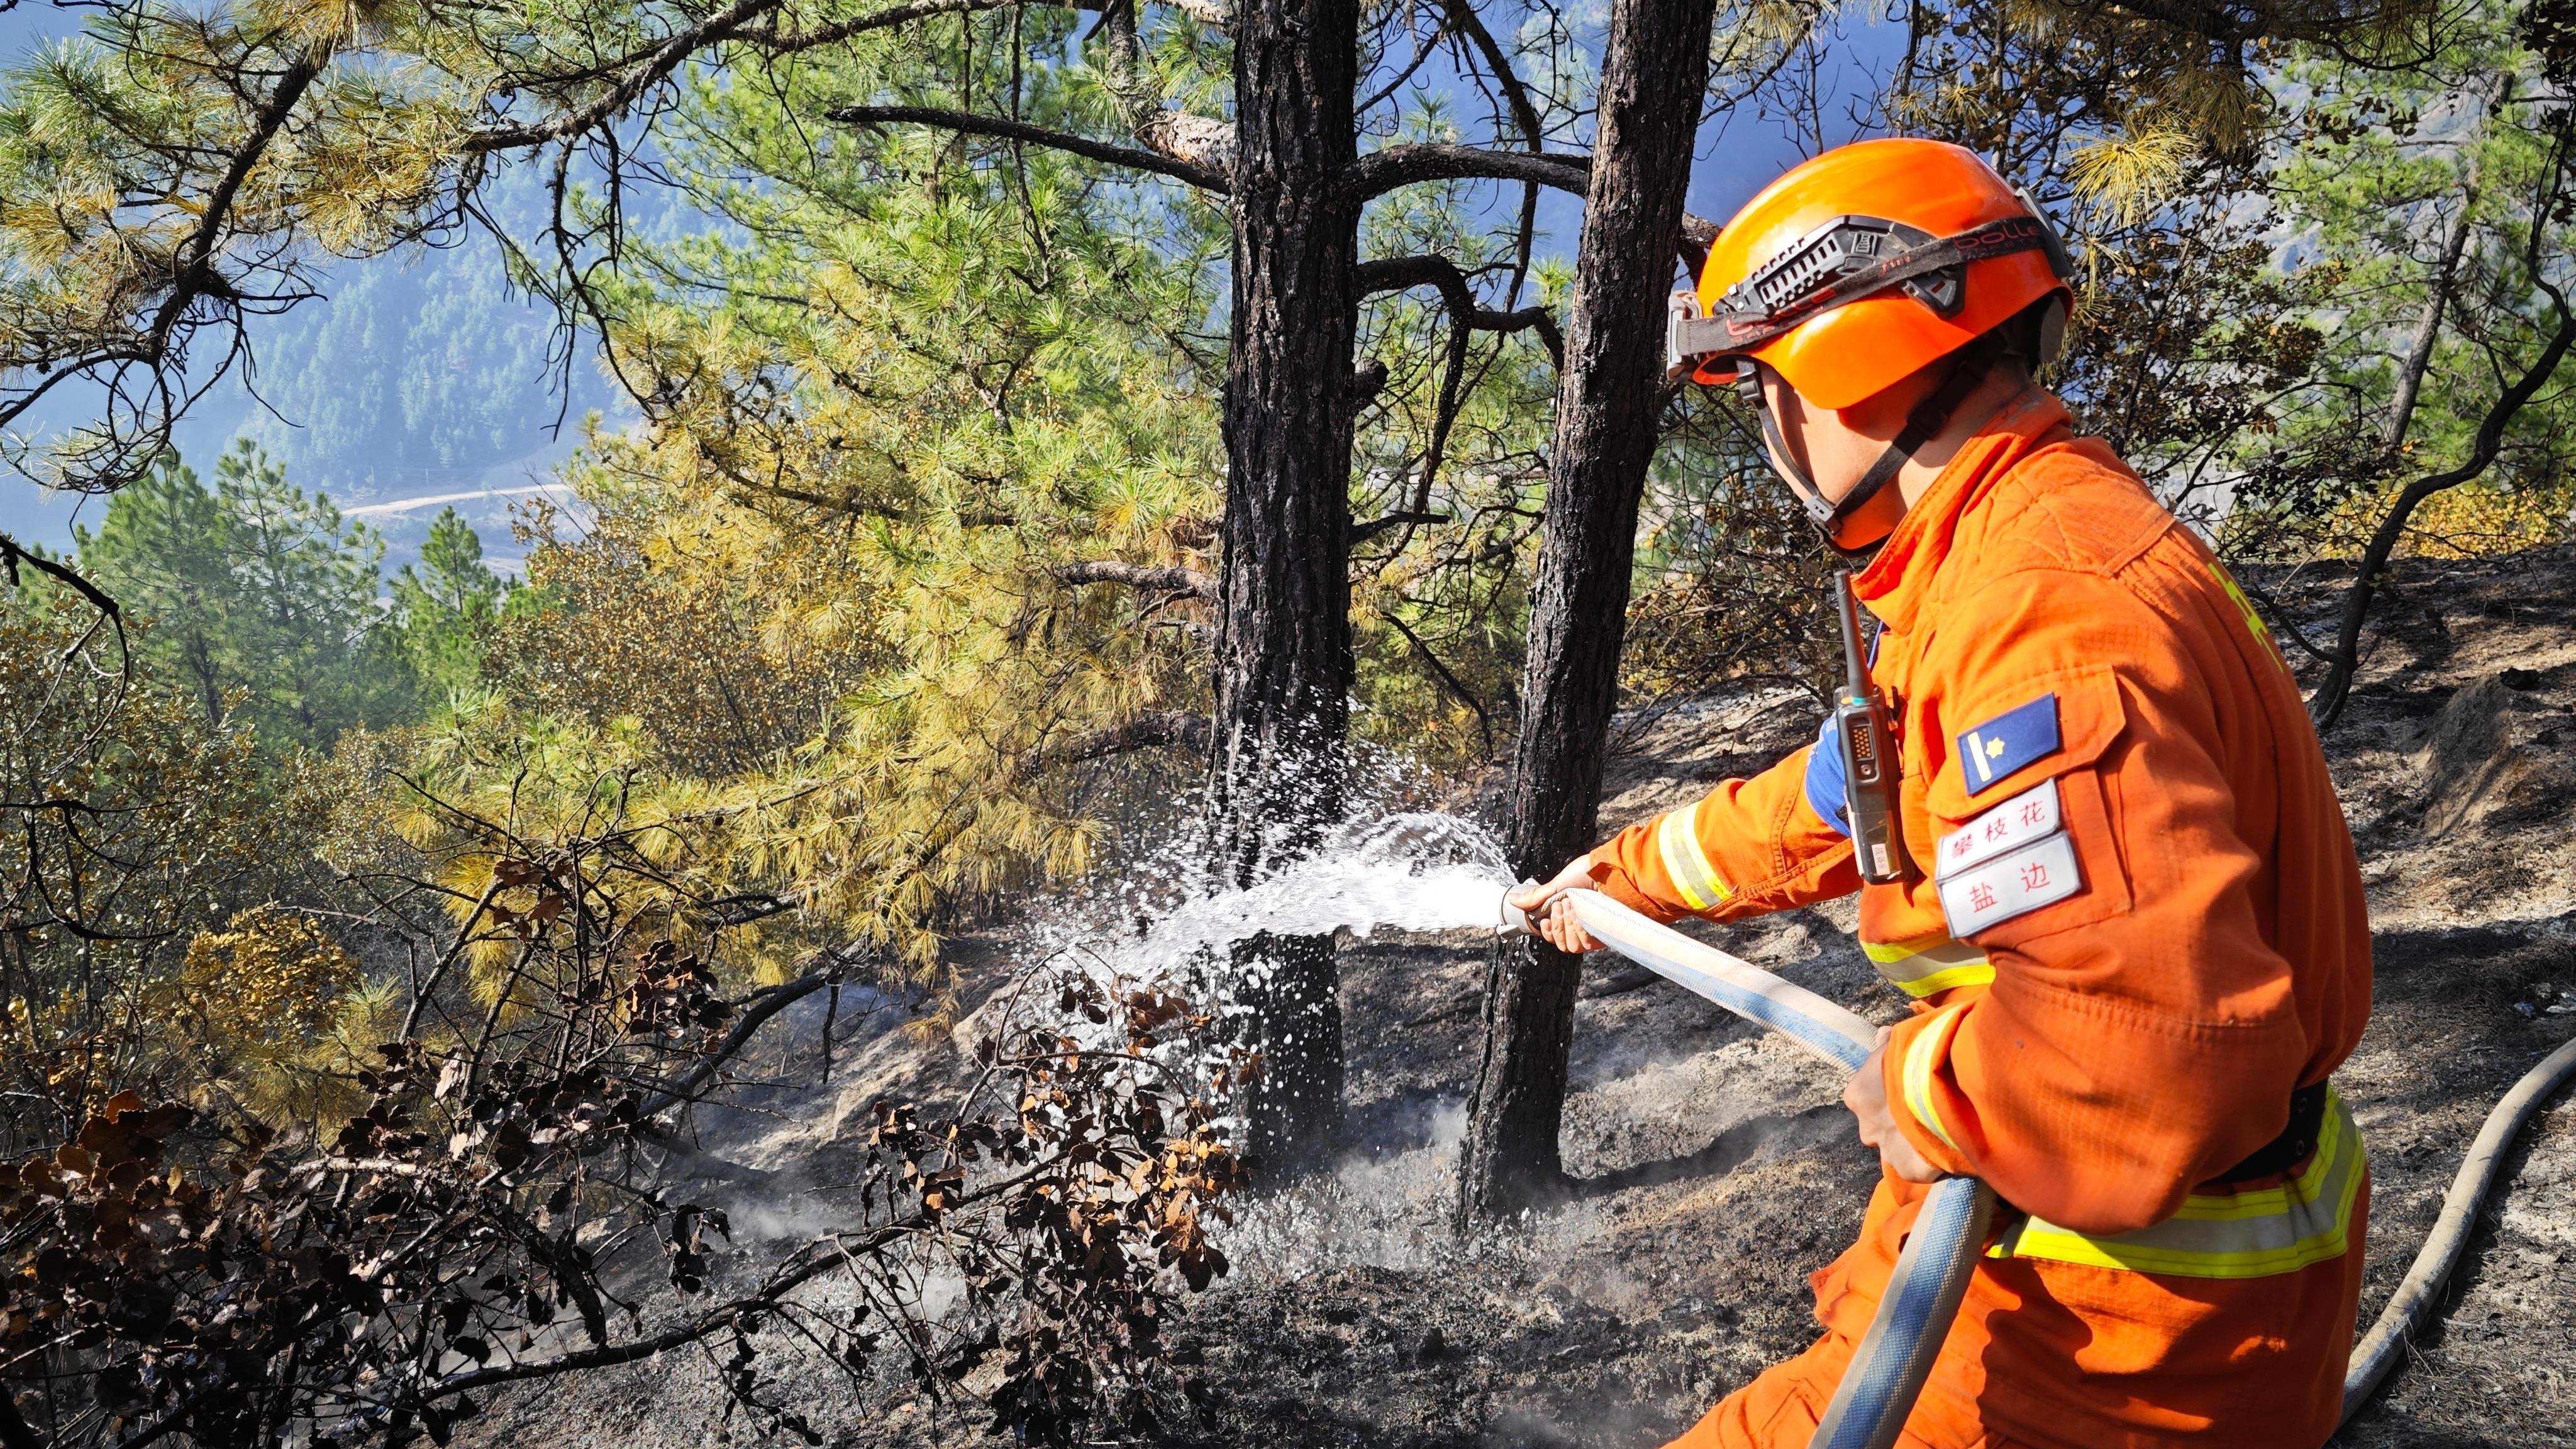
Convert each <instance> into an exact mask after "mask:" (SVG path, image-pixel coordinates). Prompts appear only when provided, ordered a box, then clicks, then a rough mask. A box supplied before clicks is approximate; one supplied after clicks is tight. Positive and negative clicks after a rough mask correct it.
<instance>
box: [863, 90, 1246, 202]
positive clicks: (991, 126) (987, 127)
mask: <svg viewBox="0 0 2576 1449" xmlns="http://www.w3.org/2000/svg"><path fill="white" fill-rule="evenodd" d="M824 119H825V120H828V121H833V122H836V123H838V124H841V125H845V126H907V125H908V126H934V127H938V128H940V129H942V130H949V131H955V132H957V133H959V134H960V135H967V136H991V137H993V138H995V139H997V140H1004V141H1016V142H1019V143H1020V144H1022V145H1027V146H1044V147H1046V148H1047V149H1049V150H1053V151H1062V152H1065V153H1066V154H1068V155H1073V156H1080V157H1082V158H1083V159H1085V160H1088V161H1098V162H1100V163H1101V164H1103V165H1106V166H1123V167H1126V168H1127V169H1129V170H1131V171H1147V172H1151V173H1153V174H1155V175H1157V176H1169V177H1172V178H1173V179H1175V180H1179V181H1186V182H1188V183H1189V184H1191V185H1192V186H1195V187H1198V188H1199V189H1201V190H1203V191H1213V192H1217V193H1220V194H1222V193H1224V192H1225V191H1227V190H1229V189H1230V185H1231V184H1230V182H1229V181H1228V180H1227V178H1226V176H1225V174H1224V173H1223V172H1220V171H1217V170H1215V169H1213V168H1211V167H1207V166H1202V165H1199V164H1198V163H1196V162H1193V161H1186V160H1183V159H1181V158H1179V157H1177V156H1166V155H1164V154H1162V153H1161V152H1158V151H1148V150H1145V149H1143V148H1141V147H1136V146H1121V145H1118V144H1117V143H1115V142H1111V141H1095V140H1093V139H1092V138H1090V137H1088V136H1077V135H1074V134H1073V133H1071V132H1069V131H1058V130H1054V129H1051V128H1049V127H1046V126H1038V125H1031V124H1030V123H1028V122H1026V121H1014V120H1009V119H1007V118H1005V117H1001V116H979V115H975V114H973V113H971V112H968V111H952V110H948V109H945V108H942V107H938V106H842V107H840V108H839V109H837V110H832V111H826V112H824Z"/></svg>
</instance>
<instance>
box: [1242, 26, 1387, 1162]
mask: <svg viewBox="0 0 2576 1449" xmlns="http://www.w3.org/2000/svg"><path fill="white" fill-rule="evenodd" d="M1358 34H1359V10H1358V5H1357V3H1356V0H1247V3H1245V4H1243V5H1241V6H1239V7H1238V8H1237V12H1236V18H1235V30H1234V45H1235V65H1234V75H1235V82H1234V85H1235V124H1236V154H1235V161H1234V176H1233V185H1232V195H1231V206H1232V211H1233V223H1234V312H1233V351H1232V355H1231V357H1230V358H1229V360H1228V362H1227V367H1226V387H1225V431H1226V460H1227V466H1228V470H1229V476H1228V478H1227V482H1226V500H1225V522H1224V529H1223V542H1224V565H1223V570H1222V577H1221V578H1220V579H1219V581H1218V594H1219V599H1218V624H1217V648H1216V667H1217V680H1216V700H1217V711H1216V750H1215V760H1214V767H1213V780H1212V782H1211V786H1212V788H1211V811H1212V815H1211V824H1212V827H1213V829H1212V834H1213V841H1212V844H1213V849H1214V855H1215V863H1216V868H1217V870H1216V873H1217V876H1218V877H1219V879H1218V882H1217V884H1218V885H1219V886H1220V887H1224V886H1241V885H1247V884H1250V883H1251V882H1252V881H1253V880H1254V879H1255V878H1256V877H1257V876H1258V875H1260V874H1261V873H1263V872H1264V871H1265V869H1266V868H1267V867H1268V866H1269V865H1271V864H1273V863H1276V862H1277V861H1279V860H1281V859H1284V858H1293V857H1294V856H1296V855H1297V854H1300V853H1302V852H1303V851H1305V850H1307V849H1311V848H1312V846H1313V844H1314V842H1315V840H1316V838H1317V837H1318V835H1319V834H1320V832H1321V831H1322V830H1323V828H1324V827H1325V826H1327V825H1329V824H1330V823H1331V822H1333V821H1334V820H1336V819H1338V818H1339V817H1340V815H1341V813H1342V809H1343V785H1344V748H1345V741H1346V736H1347V729H1348V724H1349V699H1350V689H1351V681H1352V660H1351V626H1350V581H1349V572H1348V561H1347V555H1348V553H1349V536H1350V503H1349V492H1350V466H1351V419H1352V412H1353V403H1352V384H1351V354H1352V346H1353V339H1354V336H1355V334H1356V332H1357V329H1358V319H1359V297H1358V284H1357V281H1356V276H1355V270H1354V264H1355V263H1356V262H1357V260H1358V258H1357V252H1358V245H1359V243H1358V232H1359V203H1358V200H1357V199H1356V196H1355V195H1354V194H1353V193H1351V192H1350V191H1349V190H1348V189H1347V188H1346V186H1345V178H1344V171H1345V168H1347V167H1348V166H1349V165H1350V163H1351V162H1352V160H1353V159H1354V158H1355V156H1356V154H1357V149H1358V141H1357V135H1358V133H1357V129H1356V126H1355V117H1354V116H1353V114H1352V111H1353V97H1352V91H1353V87H1354V86H1355V84H1356V82H1357V78H1358V77H1357V72H1358ZM1236 955H1237V960H1236V963H1235V965H1236V968H1237V971H1238V973H1239V979H1242V980H1244V981H1246V982H1247V983H1248V990H1247V999H1248V1003H1249V1004H1250V1005H1251V1006H1252V1007H1253V1008H1254V1010H1253V1015H1252V1024H1251V1030H1252V1032H1253V1034H1254V1039H1255V1041H1256V1042H1257V1044H1258V1045H1259V1048H1260V1050H1261V1051H1262V1054H1263V1070H1262V1076H1261V1079H1260V1081H1259V1082H1258V1083H1257V1084H1256V1086H1255V1088H1254V1091H1253V1097H1252V1101H1251V1103H1250V1115H1251V1120H1252V1128H1253V1141H1252V1144H1251V1145H1252V1147H1253V1150H1254V1151H1255V1152H1256V1153H1258V1154H1260V1155H1261V1156H1263V1157H1264V1158H1265V1159H1266V1160H1269V1161H1271V1162H1274V1163H1275V1162H1281V1161H1283V1160H1284V1161H1288V1162H1295V1161H1297V1160H1298V1159H1300V1158H1302V1157H1307V1156H1310V1155H1312V1153H1313V1151H1314V1150H1315V1149H1316V1148H1317V1147H1319V1146H1320V1145H1321V1144H1322V1143H1323V1142H1324V1141H1326V1140H1328V1139H1329V1138H1330V1136H1331V1135H1332V1134H1333V1133H1334V1131H1335V1130H1336V1129H1337V1128H1338V1126H1339V1123H1340V1118H1341V1104H1342V1058H1343V1053H1342V1024H1341V1008H1340V1003H1339V999H1338V995H1339V981H1338V972H1337V969H1336V966H1335V963H1334V959H1333V947H1332V940H1331V938H1330V937H1313V936H1308V937H1263V938H1261V939H1259V940H1256V941H1254V942H1250V943H1246V944H1245V945H1244V946H1242V947H1240V948H1238V950H1237V953H1236Z"/></svg>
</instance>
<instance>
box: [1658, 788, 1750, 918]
mask: <svg viewBox="0 0 2576 1449" xmlns="http://www.w3.org/2000/svg"><path fill="white" fill-rule="evenodd" d="M1698 826H1699V806H1697V805H1693V806H1691V807H1690V808H1689V809H1686V810H1675V811H1673V812H1672V813H1670V814H1668V815H1666V816H1665V817H1664V818H1663V819H1662V820H1661V821H1660V822H1658V823H1657V824H1656V826H1655V849H1656V850H1658V851H1660V852H1661V853H1662V854H1663V857H1664V873H1665V874H1666V875H1669V876H1671V877H1672V878H1673V889H1675V890H1677V891H1680V892H1681V894H1682V904H1683V905H1685V906H1688V907H1690V908H1691V909H1692V910H1694V911H1706V910H1713V909H1715V908H1716V907H1718V906H1720V905H1723V904H1725V902H1726V900H1727V898H1728V897H1730V896H1732V895H1734V894H1735V892H1733V891H1731V890H1728V889H1727V888H1726V882H1724V881H1722V880H1720V879H1718V875H1717V867H1716V866H1713V865H1711V864H1709V862H1708V852H1707V851H1705V850H1702V849H1700V845H1699V828H1698Z"/></svg>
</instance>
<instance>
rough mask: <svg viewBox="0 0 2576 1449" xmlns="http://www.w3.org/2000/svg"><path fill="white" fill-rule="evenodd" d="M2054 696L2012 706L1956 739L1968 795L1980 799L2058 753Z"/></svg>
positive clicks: (2049, 695)
mask: <svg viewBox="0 0 2576 1449" xmlns="http://www.w3.org/2000/svg"><path fill="white" fill-rule="evenodd" d="M2057 744H2058V735H2057V696H2056V695H2055V694H2054V693H2051V694H2043V695H2041V696H2040V697H2039V698H2037V699H2034V700H2032V701H2030V702H2029V703H2028V704H2021V705H2015V706H2014V707H2012V708H2011V709H2008V710H2005V711H2004V712H2003V713H2002V714H1999V715H1996V716H1995V717H1994V718H1993V719H1990V720H1988V721H1986V722H1985V723H1984V724H1981V725H1978V726H1977V727H1976V728H1974V729H1971V730H1968V731H1966V732H1964V733H1962V734H1961V735H1960V736H1959V761H1960V766H1961V768H1962V769H1963V770H1965V771H1966V774H1967V784H1968V793H1969V794H1970V795H1971V796H1974V795H1979V794H1982V793H1984V792H1985V790H1986V789H1987V788H1988V787H1989V786H1992V785H1993V784H1994V783H1995V782H1996V781H1998V780H2001V779H2003V778H2004V777H2005V776H2006V775H2009V774H2011V773H2012V772H2013V771H2015V770H2018V769H2020V768H2021V767H2022V766H2024V765H2027V764H2029V763H2030V762H2031V761H2033V760H2037V759H2042V758H2045V757H2046V756H2049V755H2053V754H2055V753H2057Z"/></svg>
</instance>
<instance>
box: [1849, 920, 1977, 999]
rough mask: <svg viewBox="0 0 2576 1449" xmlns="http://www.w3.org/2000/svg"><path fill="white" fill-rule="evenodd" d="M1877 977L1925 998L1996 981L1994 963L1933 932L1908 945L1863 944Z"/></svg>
mask: <svg viewBox="0 0 2576 1449" xmlns="http://www.w3.org/2000/svg"><path fill="white" fill-rule="evenodd" d="M1860 948H1861V949H1862V950H1863V951H1866V952H1868V953H1869V959H1870V961H1871V963H1872V964H1874V965H1876V966H1877V967H1878V974H1879V975H1881V976H1884V977H1886V978H1887V980H1888V982H1889V984H1891V985H1893V986H1895V987H1896V988H1897V989H1899V990H1901V991H1903V992H1904V993H1905V994H1907V995H1908V996H1915V997H1924V996H1930V995H1932V994H1934V993H1935V992H1941V991H1947V990H1949V989H1950V988H1952V987H1954V986H1983V985H1985V984H1986V983H1988V982H1990V981H1992V980H1994V979H1995V968H1994V963H1992V962H1990V961H1988V960H1987V959H1986V953H1985V952H1983V951H1980V950H1978V949H1977V948H1976V947H1974V946H1971V945H1969V944H1968V943H1967V942H1965V941H1954V940H1951V939H1950V938H1949V937H1948V936H1945V935H1942V934H1940V933H1938V932H1935V933H1934V934H1932V935H1929V936H1917V937H1915V938H1914V939H1912V940H1910V941H1893V942H1888V941H1863V942H1861V943H1860Z"/></svg>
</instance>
